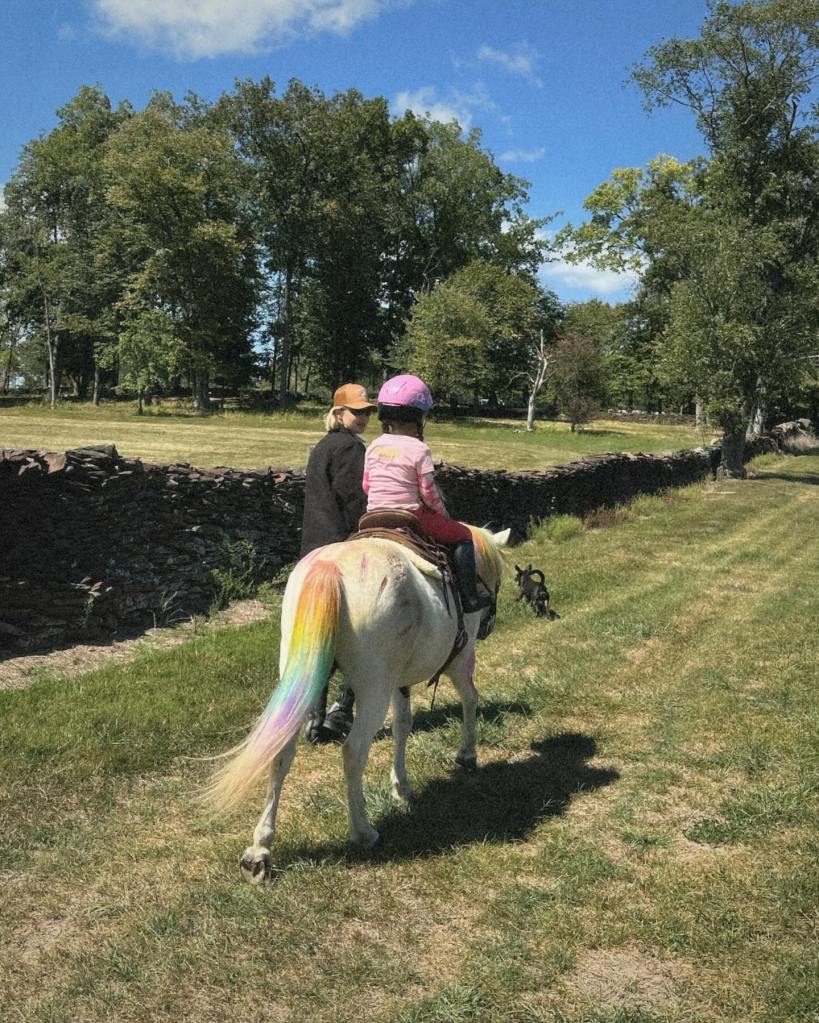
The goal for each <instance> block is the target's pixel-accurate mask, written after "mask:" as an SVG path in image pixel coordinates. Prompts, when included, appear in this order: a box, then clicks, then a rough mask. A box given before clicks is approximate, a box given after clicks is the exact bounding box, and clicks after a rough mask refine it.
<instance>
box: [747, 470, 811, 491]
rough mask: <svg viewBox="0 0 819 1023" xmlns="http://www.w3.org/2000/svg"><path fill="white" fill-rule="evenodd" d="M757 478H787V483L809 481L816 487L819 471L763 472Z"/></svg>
mask: <svg viewBox="0 0 819 1023" xmlns="http://www.w3.org/2000/svg"><path fill="white" fill-rule="evenodd" d="M757 479H764V480H785V482H786V483H809V484H811V485H812V486H814V487H815V486H817V485H819V473H810V474H805V473H800V472H762V473H760V474H759V476H758V477H757Z"/></svg>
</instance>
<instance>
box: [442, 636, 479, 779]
mask: <svg viewBox="0 0 819 1023" xmlns="http://www.w3.org/2000/svg"><path fill="white" fill-rule="evenodd" d="M446 674H447V675H448V676H449V678H450V680H451V682H452V684H453V685H454V686H455V689H456V690H457V691H458V695H459V696H460V698H461V706H462V707H463V727H462V730H461V748H460V749H459V750H458V754H457V756H456V757H455V761H456V763H458V764H460V765H461V767H465V768H466V769H467V770H468V771H474V770H475V768H476V767H477V766H478V754H477V751H476V750H475V731H476V723H477V714H478V690H477V689H476V688H475V684H474V682H473V678H474V675H475V647H474V641H473V643H471V644H470V645H469V646H467V647H466V649H465V650H463V651H462V652H461V653H460V654H459V655H458V657H456V658H455V660H454V661H453V662H452V664H450V666H449V668H448V669H447V672H446Z"/></svg>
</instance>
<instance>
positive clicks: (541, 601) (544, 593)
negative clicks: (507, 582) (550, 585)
mask: <svg viewBox="0 0 819 1023" xmlns="http://www.w3.org/2000/svg"><path fill="white" fill-rule="evenodd" d="M515 582H516V583H517V587H518V600H525V601H526V603H527V604H528V605H529V607H531V609H532V610H533V611H534V612H535V614H536V615H537V617H538V618H542V617H544V616H545V617H546V618H548V619H549V620H552V619H554V618H559V617H560V615H559V614H558V613H557V611H553V610H552V609H551V608H550V607H549V591H548V590H547V589H546V577H545V576H544V575H543V573H542V572H541V571H540V569H539V568H532V563H531V562H530V563H529V564H528V565H527V566H526V568H521V567H520V565H515Z"/></svg>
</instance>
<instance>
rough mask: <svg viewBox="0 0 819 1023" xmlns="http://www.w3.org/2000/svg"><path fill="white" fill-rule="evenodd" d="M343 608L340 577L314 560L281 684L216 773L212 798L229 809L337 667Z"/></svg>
mask: <svg viewBox="0 0 819 1023" xmlns="http://www.w3.org/2000/svg"><path fill="white" fill-rule="evenodd" d="M340 609H341V573H340V571H339V569H338V566H337V565H335V564H334V563H333V562H331V561H322V560H320V559H319V560H318V561H315V562H314V563H313V564H312V565H311V567H310V568H309V570H308V572H307V575H306V576H305V578H304V582H303V583H302V587H301V592H300V593H299V595H298V599H297V602H296V611H295V616H294V621H293V631H292V634H291V636H290V645H289V647H288V652H287V662H286V664H285V666H284V670H283V672H282V676H281V680H280V681H279V684H278V685H277V686H276V688H275V689H274V690H273V695H272V696H271V697H270V701H269V702H268V704H267V706H266V707H265V709H264V711H263V713H262V714H261V716H260V717H259V719H258V721H257V722H256V725H255V726H254V728H253V731H252V732H251V733H250V735H249V736H248V737H247V739H245V741H244V742H242V743H240V745H239V746H237V747H236V748H235V749H233V750H231V751H230V755H231V760H230V761H229V762H228V763H227V764H225V766H224V767H222V768H221V769H220V770H219V771H218V772H217V773H216V775H215V777H214V779H213V782H212V784H211V785H210V787H209V788H208V790H207V793H206V796H207V799H208V800H209V801H210V802H212V803H213V804H214V805H215V806H216V807H217V808H219V809H224V808H225V807H227V806H229V805H231V804H232V803H234V802H236V801H237V800H239V799H241V798H242V796H244V795H245V794H246V793H247V792H248V791H249V790H250V789H251V788H252V787H253V785H254V784H255V783H256V782H257V781H258V780H259V778H261V777H262V775H264V774H265V773H266V772H267V770H268V768H269V767H270V764H271V763H272V762H273V760H274V758H275V757H276V756H277V755H278V754H279V753H281V751H282V750H283V749H284V747H285V746H286V745H287V743H288V742H289V741H290V740H291V739H292V738H293V736H294V735H295V734H296V732H297V731H298V730H299V728H300V727H301V724H302V722H303V721H304V720H305V718H306V717H307V715H308V713H309V711H310V710H311V708H312V707H313V705H314V704H315V702H316V700H317V699H318V697H319V695H320V693H321V691H322V689H323V688H324V686H325V684H326V682H327V679H328V678H329V677H330V671H331V669H332V666H333V659H334V657H335V648H336V634H337V632H338V621H339V612H340Z"/></svg>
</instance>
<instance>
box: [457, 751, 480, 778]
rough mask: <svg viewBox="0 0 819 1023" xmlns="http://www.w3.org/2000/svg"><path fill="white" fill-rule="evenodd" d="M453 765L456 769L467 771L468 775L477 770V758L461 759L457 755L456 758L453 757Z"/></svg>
mask: <svg viewBox="0 0 819 1023" xmlns="http://www.w3.org/2000/svg"><path fill="white" fill-rule="evenodd" d="M455 763H456V764H457V765H458V767H462V768H463V769H464V770H465V771H469V772H470V773H471V772H473V771H477V770H478V758H477V757H462V756H461V754H460V753H459V754H458V756H457V757H455Z"/></svg>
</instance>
